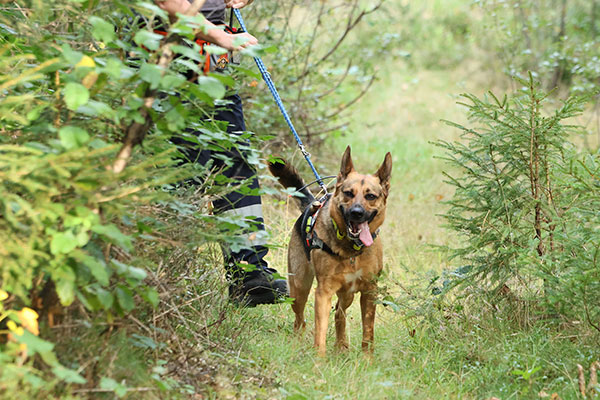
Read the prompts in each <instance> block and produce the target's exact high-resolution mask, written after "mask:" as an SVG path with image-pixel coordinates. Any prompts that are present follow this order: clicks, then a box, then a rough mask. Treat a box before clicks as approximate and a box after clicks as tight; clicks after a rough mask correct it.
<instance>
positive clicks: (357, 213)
mask: <svg viewBox="0 0 600 400" xmlns="http://www.w3.org/2000/svg"><path fill="white" fill-rule="evenodd" d="M348 211H349V212H350V218H351V219H353V220H360V219H362V218H363V217H364V216H365V209H364V208H363V207H362V206H361V205H360V204H355V205H353V206H352V207H350V210H348Z"/></svg>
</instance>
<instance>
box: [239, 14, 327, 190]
mask: <svg viewBox="0 0 600 400" xmlns="http://www.w3.org/2000/svg"><path fill="white" fill-rule="evenodd" d="M233 12H234V14H235V17H236V18H237V20H238V22H239V23H240V27H241V28H242V30H244V32H248V29H246V25H245V24H244V19H243V18H242V14H241V13H240V10H239V9H237V8H234V9H233ZM254 62H256V65H257V66H258V70H259V71H260V74H261V75H262V77H263V79H264V81H265V83H266V84H267V87H268V88H269V90H270V91H271V94H272V95H273V98H274V99H275V103H277V106H278V107H279V110H280V111H281V114H283V118H284V119H285V122H287V124H288V126H289V127H290V130H291V131H292V133H293V134H294V138H295V139H296V142H298V147H299V148H300V151H301V152H302V155H303V156H304V158H305V159H306V162H307V163H308V165H309V166H310V169H312V172H313V174H314V175H315V178H317V182H318V183H319V186H321V189H323V191H324V192H325V195H327V187H326V186H325V184H324V183H323V180H322V179H321V176H320V175H319V173H318V172H317V170H316V168H315V166H314V165H313V163H312V161H311V160H310V153H309V152H308V151H307V150H306V148H305V147H304V144H303V143H302V139H300V136H299V135H298V132H296V128H294V124H293V123H292V120H291V119H290V116H289V115H288V113H287V111H286V109H285V106H284V105H283V101H281V97H279V93H278V92H277V88H275V84H274V83H273V80H272V79H271V74H269V71H267V67H265V64H264V63H263V61H262V60H261V58H260V57H254Z"/></svg>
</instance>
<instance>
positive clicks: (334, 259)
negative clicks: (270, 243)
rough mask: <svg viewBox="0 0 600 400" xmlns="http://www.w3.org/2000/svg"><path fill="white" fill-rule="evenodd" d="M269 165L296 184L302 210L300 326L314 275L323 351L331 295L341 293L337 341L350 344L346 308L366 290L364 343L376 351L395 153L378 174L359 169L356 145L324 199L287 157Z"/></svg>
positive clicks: (297, 292) (297, 241) (296, 261)
mask: <svg viewBox="0 0 600 400" xmlns="http://www.w3.org/2000/svg"><path fill="white" fill-rule="evenodd" d="M269 170H270V171H271V173H272V174H273V175H274V176H275V177H277V178H278V180H279V182H280V183H281V184H282V185H283V186H285V187H292V188H296V190H298V191H300V193H301V194H302V195H303V196H302V197H300V198H299V200H300V205H301V208H302V209H303V210H304V212H303V214H302V216H301V217H300V218H299V219H298V220H297V221H296V224H295V226H294V230H293V232H292V237H291V239H290V244H289V248H288V272H289V278H288V280H289V288H290V296H291V297H292V298H293V299H294V302H293V304H292V309H293V310H294V313H295V315H296V320H295V322H294V330H296V331H300V330H303V328H304V327H305V325H306V322H305V320H304V307H305V305H306V300H307V298H308V295H309V293H310V289H311V286H312V282H313V279H314V278H315V277H316V278H317V289H316V294H315V338H314V340H315V341H314V344H315V347H316V349H317V352H318V354H319V355H325V336H326V333H327V323H328V318H329V311H330V309H331V300H332V297H333V295H334V294H337V298H338V302H337V305H336V308H335V329H336V346H337V347H338V348H340V349H347V348H348V336H347V334H346V309H347V308H348V307H349V306H350V304H352V301H353V300H354V294H355V293H357V292H360V293H361V296H360V307H361V316H362V324H363V339H362V348H363V350H364V351H366V352H372V351H373V328H374V325H375V296H376V290H377V282H376V281H377V278H378V276H379V274H380V273H381V270H382V268H383V250H382V245H381V239H379V238H377V233H378V230H379V227H380V226H381V224H382V223H383V220H384V218H385V208H386V201H387V197H388V192H389V188H390V175H391V171H392V157H391V155H390V153H387V154H386V155H385V159H384V161H383V163H382V164H381V166H380V167H379V169H378V170H377V172H375V174H373V175H368V174H367V175H365V174H360V173H358V172H356V171H355V170H354V165H353V163H352V157H351V155H350V146H348V147H347V148H346V152H345V153H344V155H343V157H342V163H341V168H340V173H339V174H338V176H337V182H336V186H335V192H334V193H333V195H331V196H330V197H329V198H327V199H326V200H324V201H323V202H322V203H321V202H319V201H315V198H314V196H313V195H312V194H311V193H310V191H309V190H308V189H306V188H305V185H304V182H303V180H302V178H301V177H300V175H299V174H298V171H297V170H296V169H295V168H294V167H293V166H291V165H289V164H287V163H285V162H283V163H282V162H273V163H269Z"/></svg>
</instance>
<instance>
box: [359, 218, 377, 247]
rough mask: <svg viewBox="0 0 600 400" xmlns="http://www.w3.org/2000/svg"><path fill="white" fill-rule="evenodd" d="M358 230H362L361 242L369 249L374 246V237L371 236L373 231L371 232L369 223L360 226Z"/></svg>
mask: <svg viewBox="0 0 600 400" xmlns="http://www.w3.org/2000/svg"><path fill="white" fill-rule="evenodd" d="M358 229H360V235H359V236H358V238H359V239H360V241H361V242H363V244H364V245H365V246H367V247H369V246H370V245H372V244H373V236H371V231H370V230H369V223H368V222H366V221H365V222H363V223H361V224H360V225H358Z"/></svg>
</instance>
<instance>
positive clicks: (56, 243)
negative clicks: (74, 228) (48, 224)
mask: <svg viewBox="0 0 600 400" xmlns="http://www.w3.org/2000/svg"><path fill="white" fill-rule="evenodd" d="M76 247H77V241H76V240H75V236H74V235H73V233H72V232H71V231H67V232H57V233H55V234H54V235H53V236H52V240H51V241H50V252H51V253H52V254H67V253H70V252H71V251H73V250H74V249H75V248H76Z"/></svg>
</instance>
